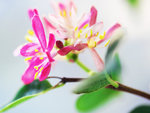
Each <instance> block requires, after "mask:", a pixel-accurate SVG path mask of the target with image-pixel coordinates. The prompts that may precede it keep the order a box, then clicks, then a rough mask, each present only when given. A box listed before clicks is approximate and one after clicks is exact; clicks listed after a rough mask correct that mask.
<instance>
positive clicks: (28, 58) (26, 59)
mask: <svg viewBox="0 0 150 113" xmlns="http://www.w3.org/2000/svg"><path fill="white" fill-rule="evenodd" d="M31 58H32V57H27V58H25V59H24V60H25V61H28V60H31Z"/></svg>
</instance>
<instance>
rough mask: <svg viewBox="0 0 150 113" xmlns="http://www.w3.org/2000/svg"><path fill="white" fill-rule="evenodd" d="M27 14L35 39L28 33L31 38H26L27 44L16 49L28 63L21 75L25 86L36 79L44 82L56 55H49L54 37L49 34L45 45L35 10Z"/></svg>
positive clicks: (44, 38)
mask: <svg viewBox="0 0 150 113" xmlns="http://www.w3.org/2000/svg"><path fill="white" fill-rule="evenodd" d="M28 14H29V17H30V20H31V22H32V28H33V31H34V33H35V35H36V37H35V36H34V33H33V32H32V31H30V32H29V33H30V35H32V37H27V40H28V41H29V43H27V44H25V45H23V46H21V47H19V49H17V50H18V51H19V54H20V55H21V56H23V57H25V58H26V59H25V60H26V61H28V64H29V66H28V68H27V69H26V71H25V72H24V74H23V75H22V81H23V82H24V83H25V84H29V83H31V82H32V81H33V80H34V79H36V78H38V79H39V80H40V81H43V80H45V79H46V78H47V76H48V75H49V73H50V69H51V62H53V61H54V59H53V57H54V56H55V55H56V54H51V51H52V49H53V47H54V44H55V37H54V35H53V34H51V33H50V34H49V41H48V43H47V41H46V36H45V32H44V28H43V25H42V22H41V20H40V18H39V15H38V12H37V10H36V9H34V10H29V11H28Z"/></svg>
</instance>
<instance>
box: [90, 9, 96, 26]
mask: <svg viewBox="0 0 150 113" xmlns="http://www.w3.org/2000/svg"><path fill="white" fill-rule="evenodd" d="M96 19H97V10H96V8H95V7H94V6H92V7H91V19H90V24H89V25H90V26H92V25H93V24H95V23H96Z"/></svg>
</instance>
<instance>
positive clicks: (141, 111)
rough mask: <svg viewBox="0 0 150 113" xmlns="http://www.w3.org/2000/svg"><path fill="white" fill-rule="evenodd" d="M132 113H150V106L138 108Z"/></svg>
mask: <svg viewBox="0 0 150 113" xmlns="http://www.w3.org/2000/svg"><path fill="white" fill-rule="evenodd" d="M130 113H150V106H149V105H142V106H138V107H136V108H135V109H133V110H132V111H131V112H130Z"/></svg>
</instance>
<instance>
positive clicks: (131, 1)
mask: <svg viewBox="0 0 150 113" xmlns="http://www.w3.org/2000/svg"><path fill="white" fill-rule="evenodd" d="M127 1H128V3H129V4H130V5H131V6H133V7H136V6H138V4H139V0H127Z"/></svg>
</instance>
